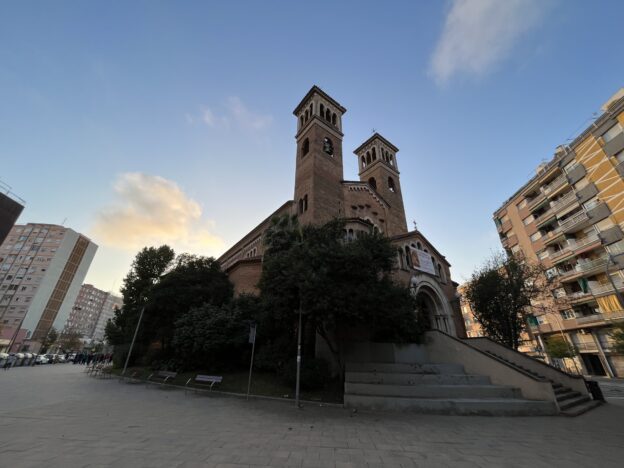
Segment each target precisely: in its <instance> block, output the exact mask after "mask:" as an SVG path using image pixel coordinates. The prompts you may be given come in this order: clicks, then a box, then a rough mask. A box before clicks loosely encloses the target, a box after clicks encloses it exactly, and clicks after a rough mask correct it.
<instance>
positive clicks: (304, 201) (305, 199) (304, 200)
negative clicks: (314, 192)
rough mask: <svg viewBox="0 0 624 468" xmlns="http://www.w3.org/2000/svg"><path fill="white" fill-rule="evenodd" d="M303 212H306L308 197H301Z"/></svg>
mask: <svg viewBox="0 0 624 468" xmlns="http://www.w3.org/2000/svg"><path fill="white" fill-rule="evenodd" d="M303 211H308V195H307V194H306V195H305V196H304V197H303Z"/></svg>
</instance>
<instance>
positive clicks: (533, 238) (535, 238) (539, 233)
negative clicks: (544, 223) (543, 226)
mask: <svg viewBox="0 0 624 468" xmlns="http://www.w3.org/2000/svg"><path fill="white" fill-rule="evenodd" d="M540 237H542V233H541V232H539V231H537V232H536V233H535V234H531V242H535V241H536V240H538V239H539V238H540Z"/></svg>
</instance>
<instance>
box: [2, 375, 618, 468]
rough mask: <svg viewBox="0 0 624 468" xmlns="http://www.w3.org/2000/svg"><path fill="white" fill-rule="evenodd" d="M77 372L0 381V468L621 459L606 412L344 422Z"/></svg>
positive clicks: (536, 464) (286, 407)
mask: <svg viewBox="0 0 624 468" xmlns="http://www.w3.org/2000/svg"><path fill="white" fill-rule="evenodd" d="M82 370H83V368H81V367H80V366H73V365H71V364H64V365H54V366H40V367H34V368H23V369H22V368H16V369H12V371H11V372H10V373H9V372H7V373H4V374H2V375H0V396H1V398H0V434H1V436H0V465H1V466H3V467H4V466H7V467H11V468H13V467H17V468H20V467H24V468H30V467H41V466H46V467H51V468H55V467H59V468H60V467H63V468H74V467H86V466H88V467H92V468H94V467H105V466H107V467H127V466H133V467H142V466H145V467H150V468H153V467H167V468H169V467H179V468H192V467H217V466H219V467H242V466H249V467H253V468H259V467H262V466H274V467H281V466H287V467H299V468H304V467H305V468H314V467H336V468H338V467H345V468H347V467H385V468H389V467H401V468H403V467H413V466H418V467H435V468H440V467H445V466H453V467H465V468H475V467H490V466H493V467H499V466H503V467H514V466H523V467H524V466H531V467H533V468H541V467H557V466H597V467H601V468H609V467H619V466H621V460H622V459H623V458H624V447H623V444H622V442H621V441H622V439H623V436H624V431H623V430H622V429H621V421H622V420H624V407H622V406H617V405H604V406H602V407H600V408H598V409H596V410H594V411H591V412H589V413H586V414H585V415H582V416H580V417H577V418H564V417H532V418H529V417H522V418H509V417H508V418H496V417H465V416H464V417H459V416H435V415H415V414H396V413H395V414H391V413H387V414H386V413H374V412H366V411H359V412H358V413H357V414H356V415H353V414H352V413H351V412H349V411H348V410H343V409H342V408H336V407H319V406H309V407H305V408H304V410H303V411H299V410H296V409H295V408H293V407H292V403H291V402H280V401H270V400H250V401H246V400H244V399H238V398H228V397H219V396H215V395H211V396H204V395H193V394H188V395H185V394H184V392H183V391H177V390H175V389H173V390H171V389H167V390H166V391H161V390H160V389H158V388H153V387H146V386H144V385H128V384H123V383H118V382H117V381H116V380H98V379H94V378H91V377H88V376H86V375H85V374H84V373H83V372H82ZM518 454H522V455H521V457H519V455H518Z"/></svg>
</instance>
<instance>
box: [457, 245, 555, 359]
mask: <svg viewBox="0 0 624 468" xmlns="http://www.w3.org/2000/svg"><path fill="white" fill-rule="evenodd" d="M547 282H548V281H547V278H546V275H544V272H543V270H542V268H541V267H540V266H538V265H531V264H529V263H528V262H525V261H524V259H522V258H521V257H518V256H514V255H508V256H505V255H504V254H500V253H499V254H494V255H493V256H492V257H491V258H490V259H489V260H487V261H486V262H485V264H484V265H483V266H481V267H480V268H479V269H477V271H475V272H474V273H473V274H472V276H471V278H470V281H469V282H468V284H467V285H466V288H465V296H466V299H467V300H468V302H469V303H470V307H471V308H472V310H473V312H474V316H475V318H476V320H477V321H478V322H479V323H480V324H481V326H482V327H483V330H484V331H485V333H486V335H488V336H489V337H491V338H492V339H494V340H495V341H497V342H499V343H501V344H503V345H505V346H508V347H510V348H513V349H518V346H519V344H520V334H521V333H522V332H523V331H524V329H525V327H526V316H527V312H526V310H527V308H528V307H529V306H530V305H531V300H533V299H536V298H538V297H540V296H541V295H542V294H543V293H544V291H545V290H546V289H547V288H546V286H547Z"/></svg>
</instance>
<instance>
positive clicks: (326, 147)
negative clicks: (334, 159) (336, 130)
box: [323, 137, 334, 156]
mask: <svg viewBox="0 0 624 468" xmlns="http://www.w3.org/2000/svg"><path fill="white" fill-rule="evenodd" d="M323 152H325V153H327V154H329V155H330V156H333V155H334V144H333V143H332V141H331V140H330V139H329V138H327V137H325V139H324V140H323Z"/></svg>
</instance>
